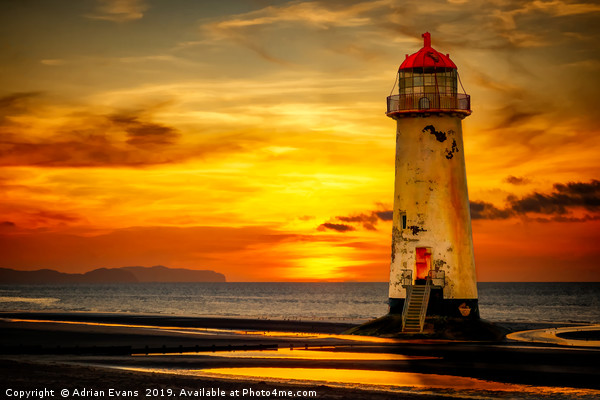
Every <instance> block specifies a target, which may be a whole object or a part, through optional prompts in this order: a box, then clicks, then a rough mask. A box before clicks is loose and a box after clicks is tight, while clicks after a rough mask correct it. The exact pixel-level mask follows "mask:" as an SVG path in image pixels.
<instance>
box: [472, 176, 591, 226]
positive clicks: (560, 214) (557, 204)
mask: <svg viewBox="0 0 600 400" xmlns="http://www.w3.org/2000/svg"><path fill="white" fill-rule="evenodd" d="M517 179H518V178H517ZM506 202H507V205H506V207H505V208H498V207H496V206H494V205H493V204H491V203H487V202H484V201H471V218H472V219H474V220H475V219H506V218H510V217H512V216H519V215H520V216H527V215H528V214H530V213H533V214H542V215H547V216H548V217H549V218H537V220H540V221H556V222H585V221H590V220H596V219H598V218H599V216H598V215H586V216H584V217H576V216H573V215H571V214H570V213H571V212H572V211H574V210H576V209H585V210H587V211H590V212H598V211H600V181H597V180H592V181H590V182H587V183H586V182H569V183H567V184H562V183H556V184H554V186H553V191H552V192H551V193H539V192H533V193H530V194H528V195H525V196H523V197H521V198H519V197H517V196H515V195H509V196H508V197H507V198H506Z"/></svg>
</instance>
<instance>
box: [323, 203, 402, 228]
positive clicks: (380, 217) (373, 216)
mask: <svg viewBox="0 0 600 400" xmlns="http://www.w3.org/2000/svg"><path fill="white" fill-rule="evenodd" d="M379 204H381V203H378V205H379ZM393 215H394V212H393V211H392V210H383V211H370V212H367V213H360V214H352V215H338V216H337V217H335V218H332V220H333V221H339V222H346V223H350V224H360V225H362V227H363V228H364V229H367V230H369V231H375V230H377V228H376V225H377V222H379V221H391V220H392V218H393ZM324 225H335V226H340V227H348V228H352V229H350V230H356V227H354V226H352V225H347V224H336V223H332V222H328V223H326V224H321V225H320V226H319V228H318V229H320V230H323V229H324V228H322V227H323V226H324ZM326 228H328V229H335V228H331V227H329V226H327V227H326ZM336 230H338V229H336ZM346 230H349V229H344V228H342V230H338V231H339V232H342V231H346Z"/></svg>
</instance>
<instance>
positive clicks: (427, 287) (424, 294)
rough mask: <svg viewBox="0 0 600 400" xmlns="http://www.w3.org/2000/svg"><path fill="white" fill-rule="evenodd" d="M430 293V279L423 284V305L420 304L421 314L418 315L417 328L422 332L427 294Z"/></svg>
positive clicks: (427, 302)
mask: <svg viewBox="0 0 600 400" xmlns="http://www.w3.org/2000/svg"><path fill="white" fill-rule="evenodd" d="M430 292H431V279H427V282H426V283H425V292H424V293H423V303H422V304H421V313H420V314H419V327H420V329H421V332H423V326H424V325H425V317H426V316H427V306H428V305H429V293H430Z"/></svg>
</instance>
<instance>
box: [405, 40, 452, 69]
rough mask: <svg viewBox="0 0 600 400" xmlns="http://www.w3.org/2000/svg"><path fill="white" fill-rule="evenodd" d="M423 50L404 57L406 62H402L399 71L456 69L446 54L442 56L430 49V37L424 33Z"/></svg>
mask: <svg viewBox="0 0 600 400" xmlns="http://www.w3.org/2000/svg"><path fill="white" fill-rule="evenodd" d="M421 36H423V39H424V44H423V48H422V49H421V50H419V51H417V52H416V53H414V54H411V55H410V56H409V55H407V56H406V60H404V62H402V64H401V65H400V68H399V70H405V69H412V68H436V69H437V68H452V69H457V68H456V64H454V63H453V62H452V60H451V59H450V56H449V55H448V54H446V55H444V54H442V53H440V52H439V51H437V50H435V49H434V48H433V47H431V35H430V34H429V32H425V33H424V34H423V35H421Z"/></svg>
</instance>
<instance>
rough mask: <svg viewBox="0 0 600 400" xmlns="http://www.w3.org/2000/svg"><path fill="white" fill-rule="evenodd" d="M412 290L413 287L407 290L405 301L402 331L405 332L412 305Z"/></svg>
mask: <svg viewBox="0 0 600 400" xmlns="http://www.w3.org/2000/svg"><path fill="white" fill-rule="evenodd" d="M412 289H413V287H412V285H411V286H409V287H407V288H406V298H405V299H404V306H403V307H402V331H404V325H405V324H406V318H408V305H409V304H410V298H411V297H412Z"/></svg>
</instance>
